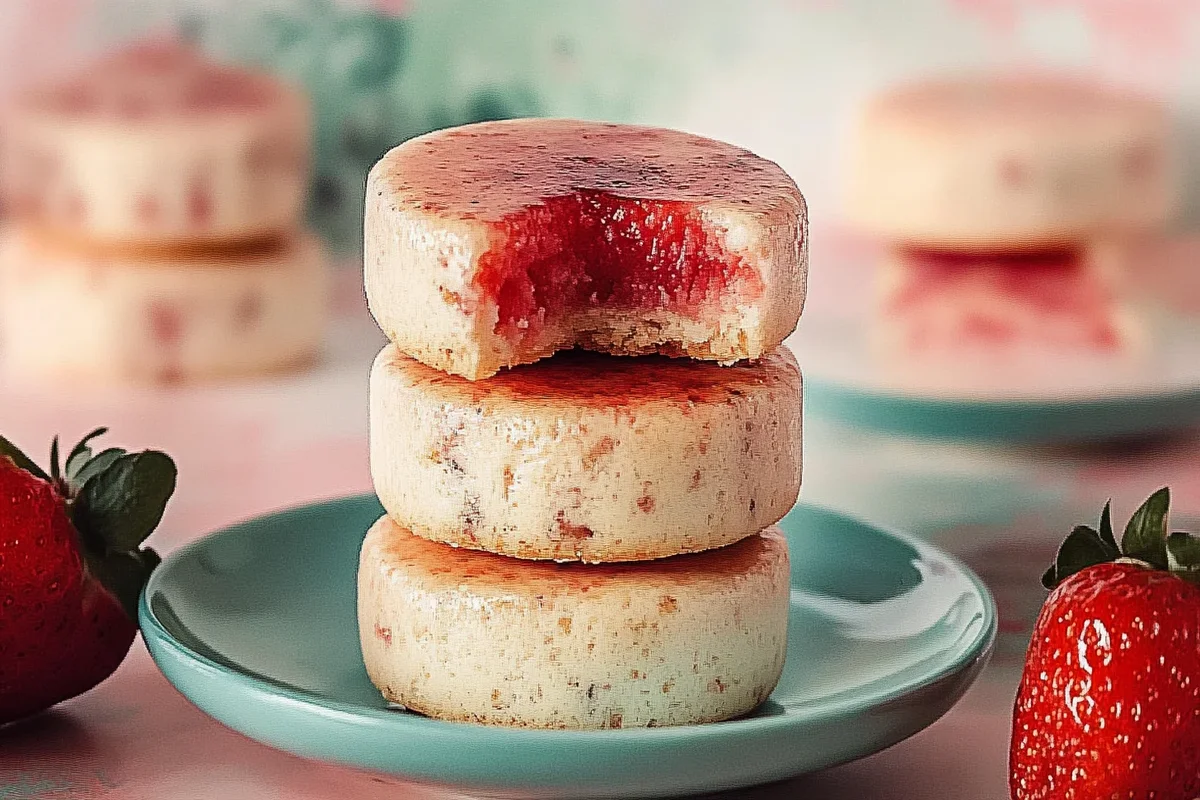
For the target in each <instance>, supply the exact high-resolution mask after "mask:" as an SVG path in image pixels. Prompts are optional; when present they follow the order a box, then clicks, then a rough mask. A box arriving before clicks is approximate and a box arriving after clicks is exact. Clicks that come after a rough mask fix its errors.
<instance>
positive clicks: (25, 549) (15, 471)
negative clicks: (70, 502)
mask: <svg viewBox="0 0 1200 800" xmlns="http://www.w3.org/2000/svg"><path fill="white" fill-rule="evenodd" d="M136 633H137V625H136V624H135V623H134V621H133V620H131V619H130V618H129V617H128V616H127V615H126V613H125V611H124V610H123V609H122V608H121V605H120V603H119V602H118V601H117V600H116V599H115V598H114V597H113V596H112V595H111V594H109V592H108V591H107V590H105V589H104V588H103V587H102V586H101V585H100V584H99V583H98V582H97V581H95V580H93V579H92V578H90V577H89V576H88V575H87V574H86V571H85V569H84V561H83V556H82V553H81V548H80V542H79V535H78V534H77V533H76V530H75V528H74V526H73V525H72V523H71V520H70V518H69V517H68V515H67V510H66V503H65V500H64V498H63V496H62V495H61V494H60V493H59V492H58V491H57V490H56V489H55V488H54V487H53V486H52V485H51V484H50V483H48V482H46V481H44V480H41V479H40V478H38V477H35V476H34V475H32V474H30V473H29V472H26V471H25V470H23V469H19V468H18V467H16V466H15V465H14V464H13V463H12V462H11V461H10V460H8V459H5V458H0V724H4V723H6V722H10V721H12V720H15V719H20V718H21V717H25V716H28V715H30V714H33V713H35V712H38V711H41V710H43V709H45V708H48V707H50V706H52V705H54V704H55V703H58V702H60V701H62V700H66V699H68V698H70V697H74V696H75V695H78V694H81V693H83V692H85V691H87V690H88V689H91V688H92V687H93V686H95V685H96V684H98V683H100V682H101V681H102V680H104V679H105V678H107V677H108V676H109V675H111V674H112V673H113V671H114V670H116V668H117V666H118V665H119V664H120V663H121V661H122V660H123V659H124V658H125V655H126V654H127V653H128V652H129V647H130V645H131V644H132V643H133V638H134V635H135V634H136Z"/></svg>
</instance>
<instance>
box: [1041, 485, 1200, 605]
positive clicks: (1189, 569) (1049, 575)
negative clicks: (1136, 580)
mask: <svg viewBox="0 0 1200 800" xmlns="http://www.w3.org/2000/svg"><path fill="white" fill-rule="evenodd" d="M1170 509H1171V491H1170V489H1169V488H1167V487H1165V486H1164V487H1163V488H1162V489H1159V490H1158V491H1157V492H1155V493H1154V494H1152V495H1150V497H1148V498H1147V499H1146V502H1144V503H1142V505H1141V506H1140V507H1139V508H1138V510H1137V511H1134V512H1133V516H1131V517H1130V518H1129V522H1128V523H1127V524H1126V525H1125V532H1124V534H1123V535H1122V536H1121V541H1120V543H1119V544H1118V543H1117V538H1116V536H1115V535H1114V533H1113V527H1112V501H1111V500H1110V501H1109V502H1107V503H1105V504H1104V511H1103V512H1102V513H1101V514H1100V527H1099V528H1098V529H1097V528H1092V527H1090V526H1088V525H1077V526H1076V527H1075V529H1074V530H1072V531H1071V533H1070V534H1069V535H1068V536H1067V538H1066V540H1065V541H1064V542H1063V543H1062V546H1061V547H1060V548H1059V550H1058V556H1057V557H1056V558H1055V559H1054V563H1053V564H1051V565H1050V569H1048V570H1046V574H1045V575H1043V576H1042V585H1043V586H1045V587H1046V588H1047V589H1053V588H1054V587H1055V586H1058V584H1060V583H1062V582H1063V581H1065V580H1066V579H1067V578H1069V577H1071V576H1072V575H1074V574H1075V573H1077V572H1082V571H1083V570H1085V569H1088V568H1089V567H1094V566H1096V565H1098V564H1107V563H1110V562H1115V563H1123V564H1138V565H1141V566H1144V567H1146V568H1148V569H1157V570H1163V571H1165V572H1171V573H1172V574H1174V575H1178V576H1179V577H1181V578H1183V579H1185V580H1189V581H1192V582H1194V583H1200V539H1198V538H1196V537H1195V536H1192V535H1191V534H1190V533H1185V532H1183V531H1177V532H1175V533H1168V532H1167V531H1168V516H1169V513H1170Z"/></svg>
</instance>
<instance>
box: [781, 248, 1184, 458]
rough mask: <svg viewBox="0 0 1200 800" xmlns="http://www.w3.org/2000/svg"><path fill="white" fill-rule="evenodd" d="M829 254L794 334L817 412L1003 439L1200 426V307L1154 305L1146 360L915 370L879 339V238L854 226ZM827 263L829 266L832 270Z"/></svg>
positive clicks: (1079, 437)
mask: <svg viewBox="0 0 1200 800" xmlns="http://www.w3.org/2000/svg"><path fill="white" fill-rule="evenodd" d="M834 239H835V240H834V241H833V242H827V243H826V248H825V250H823V251H822V252H821V254H820V255H819V256H818V259H817V260H820V261H821V264H820V269H821V270H822V271H823V272H818V271H817V270H814V275H813V281H812V285H811V287H810V300H811V302H809V304H808V308H807V310H806V312H805V314H804V316H803V318H802V319H801V320H800V325H799V328H798V330H797V331H796V333H794V334H793V335H792V336H791V337H790V338H789V340H788V345H789V346H790V347H791V348H792V350H793V351H794V352H795V353H796V357H797V359H798V360H799V362H800V366H801V369H802V370H803V372H804V379H805V385H804V392H805V410H806V412H809V413H810V414H811V415H812V416H814V417H824V418H826V419H829V420H833V421H837V422H839V423H843V424H848V425H854V426H856V427H862V428H866V429H871V430H877V431H885V432H889V433H897V434H901V435H908V436H921V437H933V438H944V439H964V440H976V441H994V442H1027V443H1044V442H1081V441H1102V440H1112V439H1120V438H1127V437H1133V436H1147V435H1153V434H1161V433H1167V432H1171V431H1177V430H1181V429H1185V428H1191V427H1196V426H1200V358H1198V357H1197V343H1198V342H1200V317H1197V316H1195V315H1185V314H1180V313H1162V314H1150V313H1148V314H1147V316H1148V318H1149V319H1151V320H1152V329H1151V330H1150V332H1149V333H1150V335H1149V337H1148V341H1149V342H1150V345H1149V348H1148V350H1147V351H1146V352H1145V354H1144V356H1142V357H1139V358H1138V359H1137V360H1135V361H1130V362H1127V363H1121V362H1119V361H1117V360H1116V359H1100V358H1097V359H1093V360H1091V361H1089V362H1087V363H1084V362H1083V361H1080V360H1067V359H1056V360H1053V361H1052V360H1049V357H1047V360H1045V361H1037V362H1033V363H1030V362H1026V364H1027V365H1029V366H1030V367H1031V369H1026V368H1023V367H1022V366H1019V365H1018V364H1017V363H1016V362H1014V363H1012V364H1008V365H1005V364H1003V363H1001V362H999V361H998V362H997V363H995V364H988V365H984V368H983V369H980V368H979V366H978V365H975V366H974V367H973V373H974V374H973V375H972V376H971V377H969V378H967V377H962V376H960V375H956V374H954V373H953V371H952V370H949V369H942V370H941V371H940V372H941V376H940V377H938V378H936V379H934V378H932V377H930V376H929V375H922V376H919V377H918V378H916V379H914V378H913V377H912V375H911V369H908V370H906V369H905V368H903V367H902V366H900V365H895V364H888V363H885V362H883V361H882V360H881V359H880V358H879V357H878V355H877V354H876V353H874V352H872V348H871V342H870V337H871V314H872V309H871V305H870V297H871V295H872V293H871V291H870V287H871V286H872V285H873V282H874V280H875V276H874V268H875V266H874V265H875V264H876V263H877V262H878V259H879V257H880V251H879V249H878V247H877V246H875V245H872V244H869V243H863V242H861V241H859V240H856V239H853V238H852V237H843V239H845V241H843V240H842V239H838V238H837V237H834ZM822 275H824V277H822Z"/></svg>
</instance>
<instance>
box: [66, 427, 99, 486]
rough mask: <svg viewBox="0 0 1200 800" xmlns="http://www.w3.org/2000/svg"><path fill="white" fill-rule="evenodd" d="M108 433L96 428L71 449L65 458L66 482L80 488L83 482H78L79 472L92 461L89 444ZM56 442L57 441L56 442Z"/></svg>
mask: <svg viewBox="0 0 1200 800" xmlns="http://www.w3.org/2000/svg"><path fill="white" fill-rule="evenodd" d="M106 433H108V428H96V430H94V431H92V432H91V433H89V434H88V435H87V436H85V437H83V438H82V439H80V440H79V444H77V445H75V446H74V447H73V448H71V453H70V455H68V456H67V463H66V466H65V467H64V470H65V472H64V475H65V477H66V479H67V480H68V481H70V482H71V483H74V484H75V485H76V486H82V485H83V481H81V480H78V478H77V476H78V475H79V471H80V470H81V469H83V467H84V466H85V465H86V464H87V463H88V462H89V461H91V460H92V448H91V447H90V445H91V442H92V440H93V439H95V438H96V437H97V436H103V435H104V434H106ZM56 441H57V440H56Z"/></svg>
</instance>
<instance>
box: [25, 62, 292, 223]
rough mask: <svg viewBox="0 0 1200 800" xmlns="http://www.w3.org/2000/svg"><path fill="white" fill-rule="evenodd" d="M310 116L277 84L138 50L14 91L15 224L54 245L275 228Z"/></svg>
mask: <svg viewBox="0 0 1200 800" xmlns="http://www.w3.org/2000/svg"><path fill="white" fill-rule="evenodd" d="M309 122H310V115H309V108H308V103H307V101H306V100H305V98H304V97H303V96H302V95H301V94H300V93H299V92H298V91H296V90H293V89H292V88H290V87H288V86H285V85H284V84H282V83H281V82H279V81H277V80H276V79H274V78H271V77H268V76H266V75H264V74H261V73H258V72H253V71H249V70H245V69H239V68H234V67H228V66H222V65H217V64H214V63H211V62H209V61H207V60H205V59H204V58H203V57H202V56H201V55H200V54H199V53H198V52H195V51H193V50H191V49H188V48H187V47H185V46H183V45H177V44H169V43H149V44H142V45H137V46H135V47H132V48H130V49H128V50H125V51H122V52H119V53H117V54H115V55H112V56H109V57H107V58H105V59H103V60H101V61H100V62H99V63H97V64H94V65H93V66H91V67H90V68H89V69H87V70H86V71H84V72H82V73H81V74H79V75H78V76H77V77H75V78H73V79H71V80H69V81H67V82H65V83H61V84H58V85H54V86H49V87H45V88H42V89H38V90H35V91H29V92H26V93H25V94H23V95H22V96H21V97H20V98H18V100H17V101H16V104H15V107H14V108H13V110H12V114H11V115H10V117H9V125H8V128H7V130H6V131H5V134H6V135H5V142H4V145H5V150H4V152H5V154H6V159H5V163H4V171H3V172H4V178H3V188H4V193H5V195H6V200H7V203H6V205H7V206H8V207H9V209H10V211H11V213H12V215H13V217H14V218H15V219H18V220H20V221H22V222H23V223H24V224H26V225H28V226H33V227H37V228H43V229H49V230H51V231H52V232H53V233H54V235H55V236H57V237H59V238H64V237H72V238H86V239H88V240H90V241H94V242H171V243H181V242H182V243H197V242H208V241H215V240H222V241H224V240H247V239H254V238H259V237H264V236H271V235H278V234H281V233H286V232H287V231H289V230H291V229H292V228H293V227H295V226H296V225H297V224H298V220H299V219H300V218H301V216H302V214H303V210H304V202H305V198H306V192H307V186H308V180H309V173H310V166H309V160H310V149H311V148H310V143H309Z"/></svg>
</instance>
